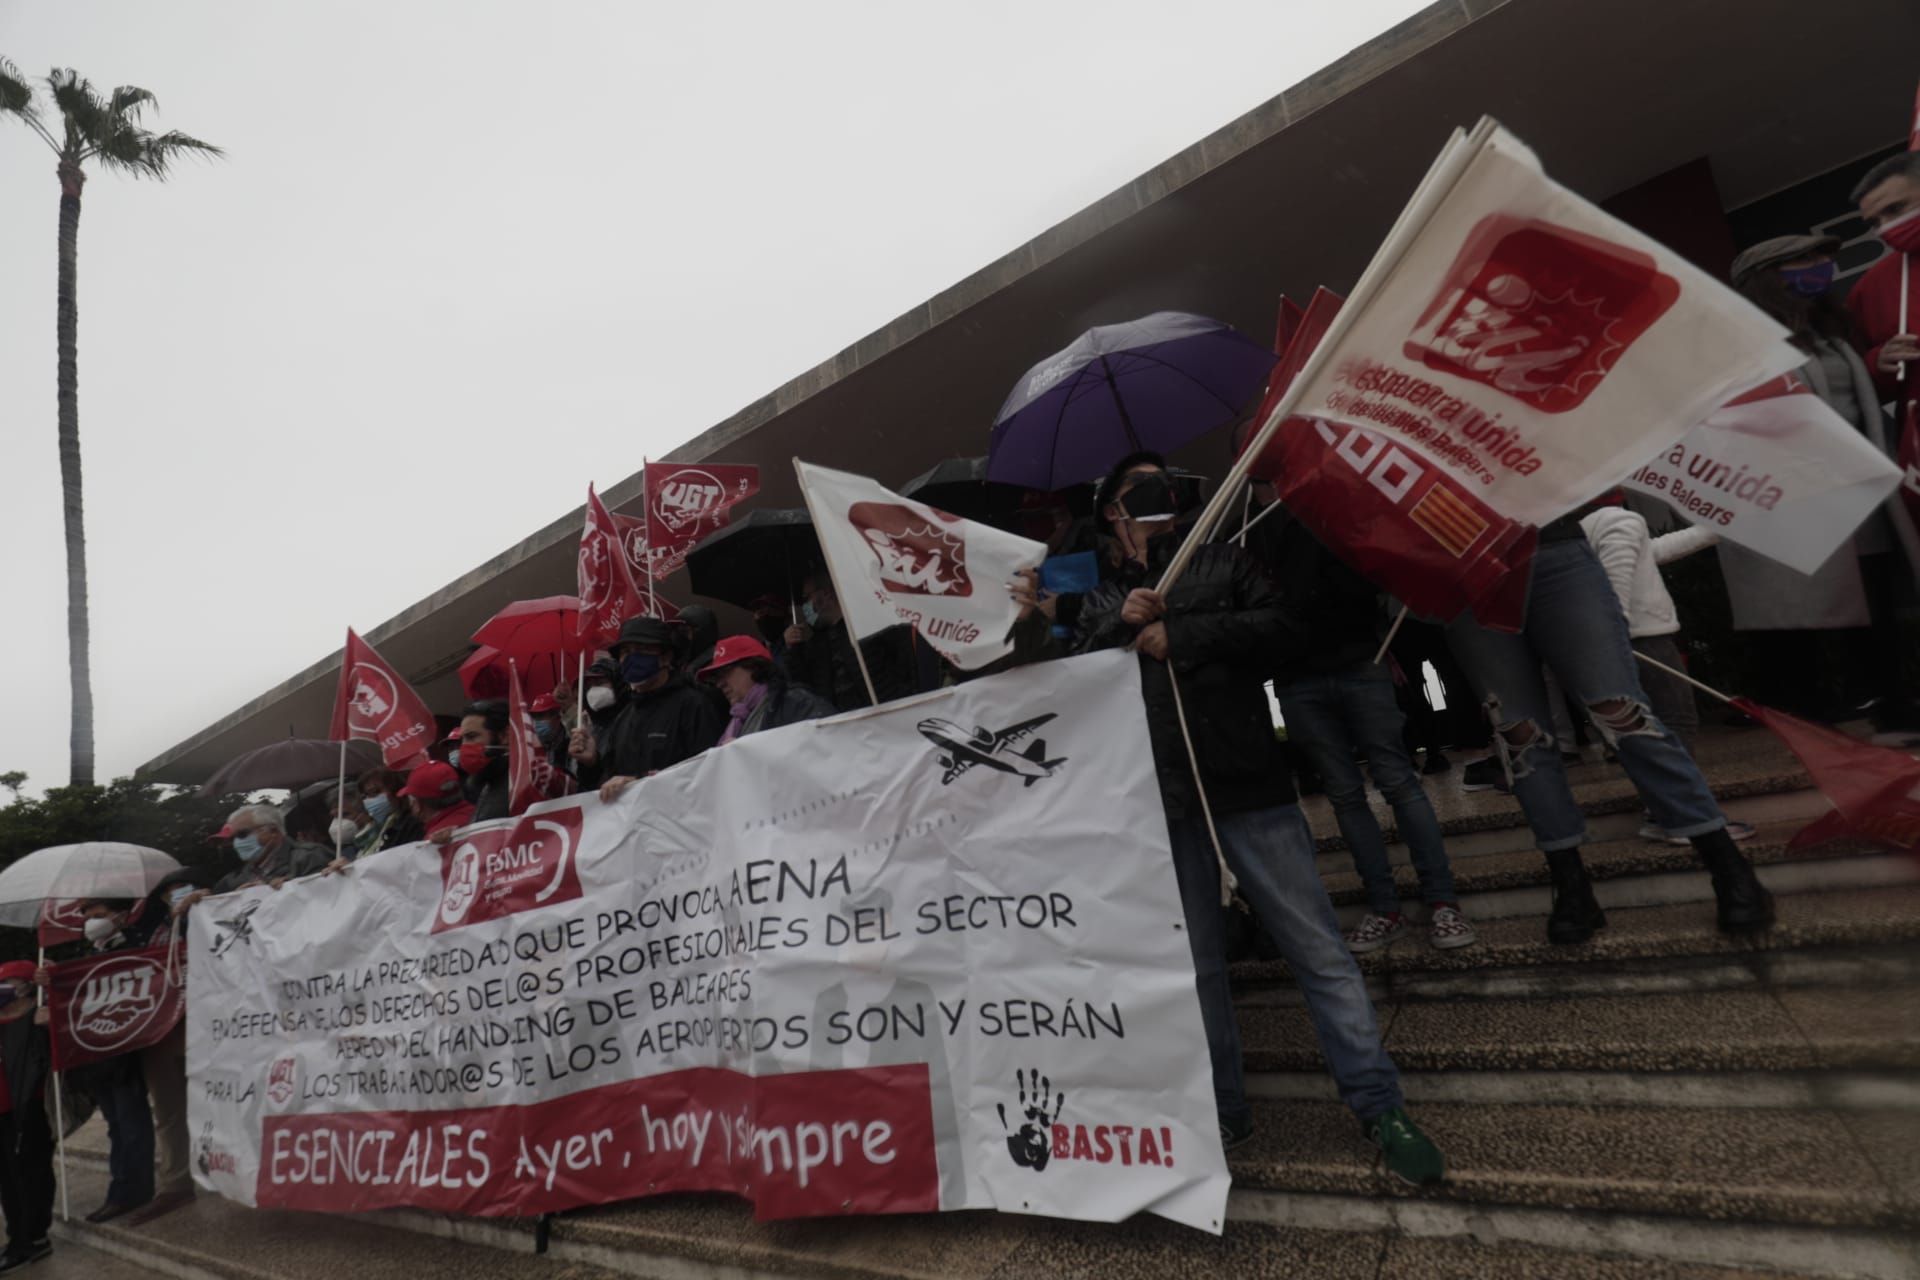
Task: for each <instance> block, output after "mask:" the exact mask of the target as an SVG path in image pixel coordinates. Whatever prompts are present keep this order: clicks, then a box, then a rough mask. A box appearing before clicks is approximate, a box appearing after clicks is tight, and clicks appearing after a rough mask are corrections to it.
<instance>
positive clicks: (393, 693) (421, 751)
mask: <svg viewBox="0 0 1920 1280" xmlns="http://www.w3.org/2000/svg"><path fill="white" fill-rule="evenodd" d="M434 733H435V728H434V722H433V712H431V711H429V710H427V704H426V703H424V702H422V701H421V700H420V695H419V694H417V693H415V692H414V691H413V688H412V686H410V685H408V684H407V682H406V681H405V680H402V679H401V678H400V674H399V672H397V671H395V670H394V669H393V668H392V667H390V666H388V665H387V660H386V659H385V658H383V657H381V656H380V655H379V654H378V653H377V652H375V651H374V647H373V646H372V645H370V644H368V643H367V642H366V641H365V640H362V639H361V638H360V637H359V636H357V635H355V634H354V633H353V628H352V627H348V628H347V647H346V651H345V652H344V653H342V654H341V656H340V687H339V689H338V690H336V691H335V693H334V695H333V727H332V728H330V729H328V730H327V736H328V737H329V738H331V739H333V741H335V742H346V741H347V740H349V739H352V738H359V739H362V740H364V741H367V742H377V743H379V744H380V757H381V759H382V760H383V761H384V762H385V763H386V766H387V768H389V769H411V768H412V767H413V766H414V765H415V764H418V763H419V762H420V761H421V760H422V759H424V758H425V757H426V753H427V748H428V747H429V746H431V745H432V743H433V739H434Z"/></svg>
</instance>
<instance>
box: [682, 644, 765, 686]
mask: <svg viewBox="0 0 1920 1280" xmlns="http://www.w3.org/2000/svg"><path fill="white" fill-rule="evenodd" d="M749 658H758V659H760V661H762V662H772V661H773V655H772V654H770V653H768V652H767V646H765V645H764V644H761V643H760V642H759V641H758V640H756V639H755V638H754V637H752V636H728V637H727V638H726V639H724V640H722V641H721V642H720V643H719V644H717V645H715V646H713V661H712V662H709V663H708V664H707V665H706V666H704V667H702V668H700V678H701V679H702V680H705V679H706V678H707V677H708V676H717V675H719V674H720V672H721V671H722V670H723V669H724V668H727V667H730V666H732V665H733V664H734V663H736V662H745V661H747V660H748V659H749Z"/></svg>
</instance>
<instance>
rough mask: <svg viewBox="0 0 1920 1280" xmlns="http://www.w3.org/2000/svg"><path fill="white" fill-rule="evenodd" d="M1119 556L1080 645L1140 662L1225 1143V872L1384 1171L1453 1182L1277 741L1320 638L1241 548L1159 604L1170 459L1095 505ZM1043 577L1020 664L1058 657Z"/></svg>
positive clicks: (1223, 553) (1034, 590) (1033, 583)
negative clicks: (1411, 1107) (1411, 1089)
mask: <svg viewBox="0 0 1920 1280" xmlns="http://www.w3.org/2000/svg"><path fill="white" fill-rule="evenodd" d="M1095 503H1096V507H1095V509H1096V511H1097V512H1098V514H1099V516H1100V517H1101V518H1102V519H1103V520H1105V521H1106V522H1107V525H1108V527H1109V528H1110V529H1111V531H1112V534H1113V536H1114V538H1115V539H1116V540H1117V541H1118V542H1119V544H1120V547H1121V549H1122V551H1123V553H1124V555H1125V557H1126V559H1125V561H1124V562H1123V563H1122V564H1121V566H1120V567H1119V568H1118V569H1117V570H1116V571H1115V573H1114V575H1113V577H1112V578H1111V579H1109V580H1107V581H1103V582H1102V583H1101V584H1100V585H1099V586H1097V587H1095V588H1094V590H1093V591H1092V592H1090V593H1088V595H1087V597H1086V599H1085V602H1084V603H1083V605H1082V607H1081V611H1080V619H1079V622H1078V624H1077V630H1076V633H1075V637H1074V641H1073V644H1072V649H1073V651H1074V652H1077V653H1078V652H1089V651H1092V650H1096V649H1116V648H1122V647H1127V646H1131V647H1133V648H1135V649H1137V650H1138V651H1139V653H1140V681H1141V692H1142V694H1143V696H1144V698H1145V701H1146V712H1147V731H1148V736H1149V738H1150V740H1151V743H1152V748H1153V759H1154V767H1155V771H1156V772H1157V773H1158V775H1159V782H1160V795H1161V801H1162V803H1163V804H1164V806H1165V808H1166V814H1167V830H1168V834H1169V836H1170V837H1171V839H1172V845H1173V865H1174V878H1175V881H1176V883H1177V884H1178V885H1179V889H1180V902H1181V906H1182V908H1183V910H1184V912H1185V915H1186V922H1187V942H1188V945H1189V946H1190V947H1191V948H1192V950H1193V965H1194V979H1195V983H1196V985H1197V988H1198V993H1199V997H1200V1014H1201V1021H1202V1023H1203V1024H1204V1025H1205V1027H1206V1033H1207V1052H1208V1054H1209V1056H1210V1057H1211V1059H1212V1062H1213V1088H1214V1101H1215V1105H1216V1106H1217V1107H1218V1109H1219V1116H1220V1138H1221V1143H1222V1145H1224V1146H1226V1147H1228V1148H1232V1147H1236V1146H1239V1145H1241V1144H1242V1143H1244V1142H1246V1141H1247V1140H1249V1139H1250V1138H1251V1137H1252V1136H1253V1117H1252V1111H1251V1108H1250V1107H1249V1106H1248V1103H1247V1096H1246V1083H1245V1074H1244V1069H1243V1067H1242V1064H1241V1061H1240V1034H1239V1028H1238V1026H1237V1025H1236V1023H1235V1021H1234V1013H1233V999H1232V994H1231V992H1230V991H1229V989H1228V984H1227V962H1226V949H1225V937H1224V934H1225V916H1224V910H1223V908H1222V906H1221V892H1220V890H1221V883H1220V862H1221V861H1222V860H1224V861H1225V863H1226V866H1227V869H1228V870H1229V871H1231V872H1232V874H1233V876H1234V878H1235V879H1236V880H1237V881H1238V882H1239V887H1240V891H1241V893H1242V894H1243V895H1245V897H1246V898H1247V900H1248V902H1250V903H1251V904H1252V906H1253V912H1254V915H1255V917H1256V918H1258V920H1259V921H1260V923H1261V925H1262V926H1264V927H1265V929H1266V931H1267V933H1268V935H1269V936H1271V937H1272V938H1273V940H1274V942H1275V943H1276V944H1278V946H1279V948H1280V953H1281V955H1282V956H1284V957H1285V959H1286V961H1287V966H1288V967H1289V968H1290V969H1291V970H1292V971H1293V976H1294V981H1295V982H1297V983H1298V984H1299V986H1300V989H1301V992H1302V994H1303V995H1304V996H1305V997H1306V1002H1307V1013H1308V1016H1309V1017H1310V1018H1311V1019H1312V1021H1313V1027H1314V1032H1315V1034H1316V1036H1317V1037H1318V1038H1319V1041H1320V1048H1321V1051H1322V1052H1323V1053H1324V1054H1325V1055H1326V1059H1327V1069H1328V1071H1329V1073H1330V1074H1331V1075H1332V1076H1333V1078H1334V1083H1335V1084H1336V1085H1337V1086H1338V1087H1339V1091H1340V1098H1341V1101H1343V1102H1345V1103H1346V1104H1347V1106H1348V1108H1349V1109H1350V1110H1351V1111H1352V1112H1353V1114H1354V1116H1355V1117H1356V1118H1357V1119H1358V1120H1359V1121H1360V1127H1361V1131H1362V1132H1363V1133H1364V1134H1365V1135H1366V1137H1367V1139H1368V1140H1369V1141H1370V1142H1372V1143H1374V1144H1375V1145H1376V1146H1378V1147H1379V1148H1380V1150H1381V1152H1382V1153H1383V1155H1384V1157H1385V1162H1386V1166H1387V1168H1388V1169H1389V1170H1390V1171H1391V1172H1392V1173H1393V1174H1394V1175H1395V1176H1397V1177H1399V1178H1401V1179H1402V1180H1404V1181H1406V1182H1410V1183H1415V1184H1420V1183H1430V1182H1438V1181H1441V1180H1442V1179H1443V1178H1444V1177H1445V1172H1446V1161H1445V1159H1444V1158H1443V1157H1442V1156H1441V1154H1440V1150H1439V1148H1437V1147H1436V1146H1435V1145H1434V1144H1433V1142H1432V1140H1431V1139H1429V1138H1428V1137H1427V1136H1426V1134H1424V1133H1422V1132H1421V1131H1420V1129H1419V1127H1418V1126H1417V1125H1415V1124H1414V1122H1413V1120H1412V1118H1411V1117H1410V1116H1408V1114H1407V1111H1406V1101H1405V1098H1404V1096H1403V1095H1402V1092H1401V1088H1400V1073H1399V1070H1398V1069H1397V1068H1396V1067H1395V1066H1394V1064H1393V1059H1392V1058H1390V1057H1389V1056H1388V1055H1387V1051H1386V1048H1385V1047H1384V1045H1383V1044H1382V1042H1381V1036H1380V1026H1379V1023H1378V1021H1377V1020H1376V1018H1375V1016H1374V1010H1373V1002H1372V1001H1371V1000H1370V999H1369V998H1368V996H1367V987H1366V981H1365V979H1364V978H1362V977H1361V975H1360V967H1359V965H1358V964H1357V963H1356V962H1355V961H1354V958H1353V955H1352V954H1351V953H1350V952H1349V951H1348V950H1347V945H1346V941H1345V940H1344V939H1343V938H1342V937H1341V936H1340V924H1339V921H1338V920H1337V919H1336V918H1335V917H1334V914H1333V905H1332V903H1331V902H1330V901H1329V900H1328V898H1327V891H1326V888H1325V886H1324V885H1323V884H1322V883H1321V880H1320V873H1319V869H1318V868H1317V866H1316V865H1315V862H1314V842H1313V833H1312V831H1311V830H1310V829H1309V828H1308V826H1307V820H1306V818H1305V817H1303V816H1302V815H1301V813H1300V806H1299V805H1298V804H1297V803H1295V800H1294V790H1293V779H1292V777H1291V775H1290V774H1289V772H1288V770H1287V765H1286V761H1285V759H1284V757H1283V756H1282V755H1281V752H1280V745H1279V742H1278V740H1277V739H1276V738H1275V737H1274V732H1273V724H1272V721H1271V719H1270V717H1269V715H1268V711H1267V698H1266V693H1265V690H1264V687H1263V686H1264V684H1265V681H1266V678H1267V675H1268V673H1269V671H1270V670H1271V668H1272V665H1273V663H1274V661H1275V660H1277V659H1281V660H1284V659H1285V658H1287V657H1290V656H1293V655H1297V654H1300V653H1303V652H1305V650H1306V648H1307V646H1308V644H1309V641H1310V635H1311V631H1312V627H1313V625H1314V624H1313V623H1312V622H1309V621H1308V620H1307V618H1305V617H1304V616H1302V615H1300V614H1298V613H1296V612H1294V611H1293V610H1291V609H1289V608H1287V607H1284V606H1283V602H1282V600H1281V599H1280V597H1279V595H1278V594H1277V593H1276V592H1275V590H1274V588H1273V584H1272V583H1271V582H1270V581H1269V580H1268V579H1267V577H1266V575H1265V574H1264V573H1262V572H1261V569H1260V566H1259V565H1258V564H1256V563H1255V562H1254V560H1253V559H1252V558H1251V557H1250V556H1248V555H1247V553H1246V552H1245V551H1243V550H1241V549H1240V548H1239V547H1237V546H1233V545H1231V544H1229V543H1223V542H1212V543H1204V544H1201V545H1200V546H1199V548H1198V549H1197V551H1196V552H1195V553H1194V555H1193V556H1192V559H1191V560H1190V561H1189V563H1188V567H1187V571H1186V573H1185V574H1184V575H1183V576H1181V577H1180V578H1179V579H1178V581H1177V582H1176V583H1175V584H1174V585H1173V587H1172V588H1171V589H1169V590H1168V592H1167V593H1166V594H1165V595H1162V594H1161V593H1160V592H1158V591H1155V590H1152V589H1151V584H1153V583H1155V582H1157V581H1159V579H1160V576H1161V573H1162V571H1163V570H1164V569H1165V567H1166V565H1167V564H1168V562H1169V561H1170V560H1171V559H1172V557H1173V555H1174V553H1175V551H1176V549H1177V548H1178V547H1179V545H1180V542H1181V538H1182V536H1183V534H1184V532H1185V529H1184V528H1183V525H1182V522H1181V521H1180V520H1178V519H1177V518H1176V517H1177V516H1178V514H1179V509H1178V502H1177V499H1176V497H1175V494H1174V490H1173V487H1172V486H1171V485H1170V484H1169V483H1168V481H1167V468H1166V464H1165V462H1164V461H1163V460H1162V459H1161V458H1160V456H1159V455H1157V454H1152V453H1136V454H1133V455H1131V456H1129V457H1127V458H1123V459H1122V460H1121V461H1120V462H1119V463H1118V464H1116V465H1115V467H1114V468H1113V470H1112V471H1111V472H1110V473H1109V474H1108V476H1107V477H1106V479H1105V480H1103V481H1102V482H1101V484H1100V489H1099V492H1098V494H1097V495H1096V498H1095ZM1038 587H1039V579H1038V574H1037V573H1035V572H1033V571H1027V572H1025V573H1023V574H1022V575H1021V576H1020V585H1019V586H1017V587H1016V588H1015V590H1014V600H1015V602H1016V604H1018V606H1019V608H1020V614H1021V624H1022V625H1021V626H1020V628H1019V631H1020V636H1019V648H1020V653H1021V656H1023V657H1030V656H1050V655H1051V654H1052V653H1053V652H1054V651H1055V643H1054V642H1053V641H1052V640H1051V639H1050V638H1049V639H1047V640H1044V641H1043V640H1039V639H1038V638H1037V634H1038V633H1041V632H1045V631H1050V629H1049V628H1044V627H1041V626H1040V625H1039V621H1040V619H1041V617H1042V610H1041V608H1040V605H1041V601H1040V599H1039V591H1038Z"/></svg>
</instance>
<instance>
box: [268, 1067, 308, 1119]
mask: <svg viewBox="0 0 1920 1280" xmlns="http://www.w3.org/2000/svg"><path fill="white" fill-rule="evenodd" d="M299 1089H300V1060H299V1059H297V1058H276V1059H275V1060H274V1063H273V1065H272V1066H271V1067H268V1068H267V1101H269V1102H271V1103H272V1104H273V1105H274V1106H276V1107H284V1106H286V1105H287V1104H288V1103H289V1102H292V1101H293V1095H294V1094H295V1093H297V1092H299Z"/></svg>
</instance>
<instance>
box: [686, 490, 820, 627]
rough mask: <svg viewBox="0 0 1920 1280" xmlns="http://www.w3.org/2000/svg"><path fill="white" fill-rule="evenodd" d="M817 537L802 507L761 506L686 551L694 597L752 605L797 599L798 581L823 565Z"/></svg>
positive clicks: (688, 575)
mask: <svg viewBox="0 0 1920 1280" xmlns="http://www.w3.org/2000/svg"><path fill="white" fill-rule="evenodd" d="M823 560H824V557H823V556H822V555H821V554H820V539H819V538H818V537H817V536H815V534H814V532H813V520H812V519H811V518H810V517H809V516H808V515H807V511H806V508H805V507H789V508H785V509H780V510H771V511H769V510H760V511H754V512H751V513H749V514H748V515H747V517H746V518H745V519H744V520H735V521H734V522H733V523H732V524H730V525H728V526H727V527H726V528H724V529H721V530H718V531H717V532H715V533H712V534H709V535H708V536H707V537H706V538H705V539H703V540H702V541H701V542H700V545H698V546H696V547H695V548H694V549H693V550H692V551H691V552H690V553H688V555H687V585H688V587H689V588H690V589H691V590H692V592H693V594H695V595H697V596H706V597H707V598H708V599H711V600H724V601H726V602H727V603H728V604H737V605H739V606H740V607H741V608H743V609H746V608H752V607H753V602H754V601H755V600H757V599H759V598H760V597H762V596H773V597H775V598H776V599H779V600H783V601H786V602H789V603H791V602H793V601H796V600H798V599H799V598H800V584H801V582H802V580H804V579H805V578H806V576H807V574H808V572H809V571H810V570H812V569H813V568H814V566H816V565H818V564H820V563H822V561H823Z"/></svg>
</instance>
